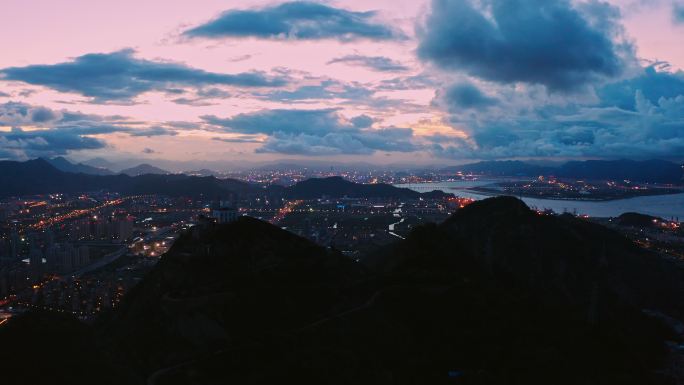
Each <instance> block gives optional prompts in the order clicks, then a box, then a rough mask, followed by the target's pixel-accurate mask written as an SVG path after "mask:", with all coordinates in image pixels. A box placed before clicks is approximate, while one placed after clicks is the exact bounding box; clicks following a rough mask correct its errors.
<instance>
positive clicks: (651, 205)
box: [396, 179, 684, 221]
mask: <svg viewBox="0 0 684 385" xmlns="http://www.w3.org/2000/svg"><path fill="white" fill-rule="evenodd" d="M500 181H501V180H491V179H479V180H475V181H454V182H436V183H412V184H400V185H396V186H397V187H405V188H410V189H412V190H415V191H419V192H427V191H432V190H441V191H444V192H449V193H453V194H455V195H457V196H460V197H466V198H472V199H485V198H489V196H487V195H483V194H478V193H476V192H473V191H470V190H469V189H470V188H472V187H477V186H483V185H487V184H491V183H496V182H500ZM522 200H523V201H524V202H525V203H526V204H527V205H528V206H530V207H532V208H535V209H540V210H543V209H551V210H553V211H555V212H557V213H563V212H571V213H577V214H586V215H589V216H592V217H616V216H619V215H620V214H622V213H626V212H637V213H642V214H648V215H653V216H657V217H661V218H664V219H672V218H675V219H677V218H679V220H682V221H684V193H682V194H670V195H651V196H643V197H636V198H627V199H616V200H611V201H577V200H555V199H539V198H525V197H523V198H522Z"/></svg>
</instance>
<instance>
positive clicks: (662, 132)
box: [431, 90, 684, 159]
mask: <svg viewBox="0 0 684 385" xmlns="http://www.w3.org/2000/svg"><path fill="white" fill-rule="evenodd" d="M497 108H499V107H497ZM507 108H508V109H507ZM452 122H453V123H454V124H457V125H459V127H466V130H467V132H468V134H469V138H468V140H463V141H458V142H455V143H445V142H442V143H435V144H434V145H433V146H432V147H431V151H432V153H433V154H434V155H436V156H439V157H447V158H481V159H496V158H515V157H569V158H572V157H598V158H614V157H629V158H641V159H645V158H672V159H681V156H682V154H684V94H680V95H677V96H675V97H671V98H666V97H660V98H658V99H657V102H655V103H654V102H651V101H650V100H649V99H648V98H647V97H646V96H645V95H644V94H643V93H642V92H641V91H640V90H637V91H636V93H635V95H634V109H633V110H629V109H622V108H619V107H615V106H607V105H601V103H599V104H598V105H580V104H568V105H564V106H563V107H562V108H559V107H558V106H554V105H541V106H536V107H533V108H531V109H528V108H525V109H524V111H515V110H514V109H513V108H512V107H511V106H506V105H502V110H501V111H485V112H481V113H479V114H478V115H477V117H476V118H468V119H465V120H464V119H460V116H458V115H453V116H452Z"/></svg>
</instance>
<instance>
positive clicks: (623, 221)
mask: <svg viewBox="0 0 684 385" xmlns="http://www.w3.org/2000/svg"><path fill="white" fill-rule="evenodd" d="M660 221H662V219H661V218H658V217H653V216H650V215H645V214H639V213H624V214H622V215H620V216H619V217H617V220H616V222H617V224H618V225H620V226H631V227H655V226H656V225H655V224H656V223H657V222H660Z"/></svg>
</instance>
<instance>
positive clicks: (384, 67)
mask: <svg viewBox="0 0 684 385" xmlns="http://www.w3.org/2000/svg"><path fill="white" fill-rule="evenodd" d="M335 63H344V64H349V65H353V66H359V67H366V68H369V69H371V70H374V71H381V72H403V71H408V69H409V68H408V67H407V66H405V65H403V64H401V63H400V62H398V61H396V60H393V59H390V58H388V57H385V56H362V55H347V56H342V57H338V58H335V59H332V60H330V61H329V62H328V64H335Z"/></svg>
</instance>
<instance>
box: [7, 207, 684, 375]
mask: <svg viewBox="0 0 684 385" xmlns="http://www.w3.org/2000/svg"><path fill="white" fill-rule="evenodd" d="M682 278H683V277H682V270H681V268H680V267H678V266H677V264H675V263H673V262H670V261H666V260H663V259H661V258H660V257H658V256H657V255H655V254H652V253H650V252H647V251H644V250H641V249H639V248H638V247H636V246H635V245H634V244H633V243H632V242H630V241H629V240H628V239H626V238H624V237H622V236H621V235H620V234H618V233H615V232H613V231H611V230H609V229H607V228H604V227H601V226H599V225H595V224H592V223H589V222H585V221H582V220H579V219H575V218H573V217H571V216H568V215H564V216H560V217H555V216H545V215H538V214H537V213H536V212H534V211H532V210H530V209H529V208H528V207H527V206H526V205H525V204H524V203H523V202H522V201H520V200H517V199H515V198H507V197H502V198H490V199H486V200H483V201H480V202H475V203H473V204H471V205H469V206H467V207H466V208H464V209H461V210H459V211H457V212H456V213H455V214H454V215H453V216H452V217H450V218H449V219H448V220H447V221H445V222H444V223H441V224H429V225H424V226H420V227H418V228H416V229H415V230H414V231H413V232H412V233H411V234H410V235H409V236H408V237H407V239H406V240H404V241H399V242H398V243H396V244H393V245H390V246H388V247H385V248H383V249H380V250H376V251H375V252H373V253H371V254H370V255H367V256H366V257H365V258H364V259H362V261H361V262H356V261H352V260H350V259H348V258H346V257H344V256H343V255H341V254H340V253H339V252H337V251H336V250H333V249H326V248H322V247H320V246H317V245H315V244H313V243H311V242H309V241H308V240H306V239H303V238H300V237H298V236H296V235H294V234H291V233H289V232H286V231H284V230H281V229H280V228H278V227H275V226H272V225H270V224H267V223H265V222H261V221H258V220H256V219H252V218H247V217H242V218H240V219H239V220H238V221H236V222H234V223H230V224H225V225H206V226H197V227H195V228H193V229H191V230H190V231H188V232H186V233H184V234H183V235H182V236H181V237H180V238H179V239H178V240H177V242H176V243H175V244H174V245H173V247H172V248H171V250H170V251H169V252H168V253H167V254H165V255H164V256H163V257H162V259H161V261H160V262H159V263H158V264H157V266H155V268H154V269H153V270H152V271H151V272H150V273H149V274H148V275H147V276H146V277H145V278H144V279H143V281H142V282H141V283H140V284H139V285H137V286H136V287H135V288H134V289H133V290H131V291H130V292H129V293H128V294H127V295H126V297H125V298H124V301H123V303H122V305H121V306H120V307H119V308H117V309H116V310H115V311H114V312H113V313H111V314H109V315H108V316H105V317H103V318H102V319H101V320H99V322H98V323H97V324H96V325H95V326H94V334H95V336H96V337H95V338H93V340H92V341H91V345H90V346H89V347H87V348H88V349H95V350H96V354H100V355H105V356H107V357H111V365H115V366H116V367H118V368H121V369H120V371H119V375H120V376H123V377H125V379H126V380H128V381H132V382H130V383H147V384H156V385H161V384H215V383H239V384H265V383H278V382H285V383H299V384H321V383H326V384H358V383H373V384H423V383H425V384H428V383H429V384H453V383H457V384H550V383H552V384H567V385H571V384H573V385H574V384H635V385H636V384H639V385H642V384H669V383H674V382H673V378H672V376H671V370H670V367H669V366H668V365H669V362H672V360H673V353H672V352H670V351H669V350H667V349H666V345H665V342H666V341H668V340H671V341H675V342H676V341H678V338H679V337H678V336H677V335H676V333H675V332H674V331H673V326H675V327H674V329H676V326H677V322H676V321H674V320H676V319H683V316H684V313H683V309H684V306H683V304H682V298H684V296H683V295H682V282H684V280H682ZM22 322H24V317H18V318H17V319H13V320H12V322H10V325H12V324H20V323H22ZM2 342H3V340H2V339H1V338H0V343H2ZM38 346H40V345H38ZM93 346H94V347H93ZM84 349H85V347H84ZM95 356H97V355H94V357H95ZM675 358H676V356H675ZM19 359H23V357H22V358H19V357H9V358H8V360H9V361H7V362H8V364H9V365H13V364H14V362H15V361H17V360H19ZM58 359H61V358H59V357H58ZM32 365H35V366H36V367H37V368H39V367H40V365H41V362H32ZM10 367H11V366H10ZM102 370H103V371H105V372H106V370H108V369H106V368H103V369H102Z"/></svg>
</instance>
